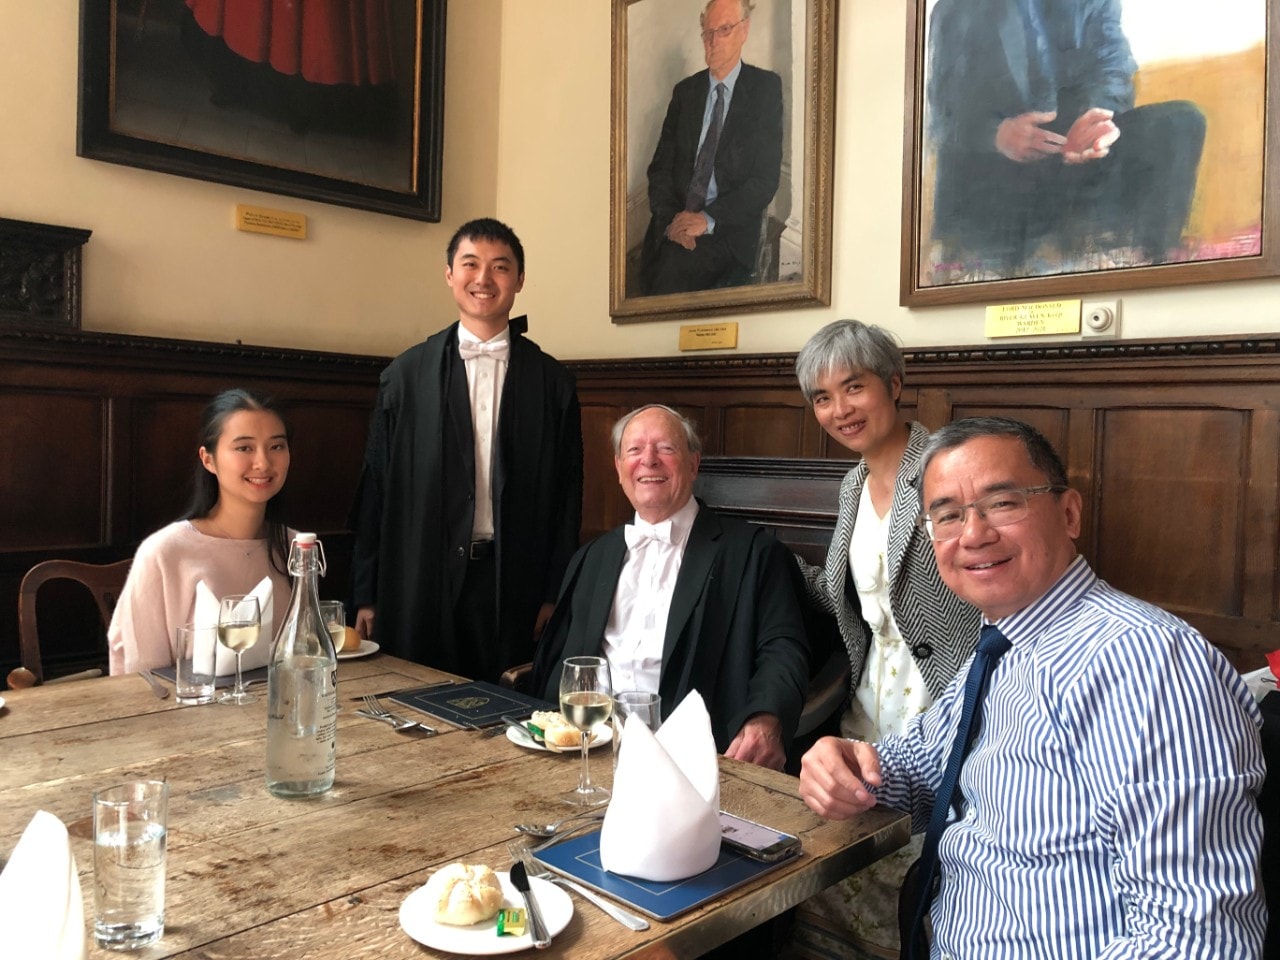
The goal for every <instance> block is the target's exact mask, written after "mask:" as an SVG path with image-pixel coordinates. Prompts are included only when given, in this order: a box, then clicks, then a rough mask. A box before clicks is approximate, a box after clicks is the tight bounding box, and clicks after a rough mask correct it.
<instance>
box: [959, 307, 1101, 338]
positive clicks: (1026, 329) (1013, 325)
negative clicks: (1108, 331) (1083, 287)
mask: <svg viewBox="0 0 1280 960" xmlns="http://www.w3.org/2000/svg"><path fill="white" fill-rule="evenodd" d="M1079 332H1080V301H1079V300H1045V301H1043V302H1041V303H1004V304H1000V305H999V306H994V307H987V322H986V327H985V329H984V331H983V333H984V335H985V336H988V337H1035V336H1040V335H1043V334H1046V333H1079Z"/></svg>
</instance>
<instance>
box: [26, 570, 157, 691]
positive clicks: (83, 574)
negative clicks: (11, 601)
mask: <svg viewBox="0 0 1280 960" xmlns="http://www.w3.org/2000/svg"><path fill="white" fill-rule="evenodd" d="M132 562H133V561H132V560H121V561H119V562H118V563H107V564H98V563H80V562H78V561H75V560H46V561H44V562H43V563H37V564H36V565H35V566H34V567H32V568H31V569H30V570H28V571H27V574H26V576H24V577H23V578H22V583H21V584H20V585H19V587H18V644H19V653H20V655H21V657H22V666H21V667H18V668H17V669H15V670H11V671H10V672H9V677H8V682H9V686H10V688H12V689H15V690H19V689H22V688H24V687H31V686H35V685H36V684H38V683H43V682H45V679H44V667H43V664H42V661H41V659H40V634H39V632H38V630H37V629H36V594H37V593H38V592H39V590H40V588H41V587H42V586H44V584H46V583H48V582H49V581H50V580H75V581H76V582H78V583H81V584H84V586H85V587H87V588H88V589H89V592H90V593H92V594H93V599H94V602H95V603H97V605H98V615H99V616H100V617H101V619H102V629H103V630H106V628H107V625H108V624H109V623H110V622H111V613H112V611H113V610H115V606H116V600H117V599H118V598H119V596H120V591H121V590H122V589H123V588H124V581H125V577H126V576H127V575H128V573H129V565H130V564H131V563H132ZM100 676H102V671H101V670H98V669H94V670H84V671H81V672H79V673H73V674H70V675H69V676H65V677H57V678H55V679H53V680H50V681H48V682H49V683H60V682H62V681H64V680H81V679H85V678H87V677H100Z"/></svg>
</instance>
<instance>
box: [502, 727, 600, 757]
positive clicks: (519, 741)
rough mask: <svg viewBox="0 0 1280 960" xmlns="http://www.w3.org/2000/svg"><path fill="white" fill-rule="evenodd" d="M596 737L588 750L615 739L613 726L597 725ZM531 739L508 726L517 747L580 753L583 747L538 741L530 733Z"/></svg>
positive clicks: (509, 736) (508, 733)
mask: <svg viewBox="0 0 1280 960" xmlns="http://www.w3.org/2000/svg"><path fill="white" fill-rule="evenodd" d="M594 732H595V735H596V736H595V739H594V740H592V741H591V742H590V743H589V744H587V749H588V750H594V749H595V748H596V747H598V746H600V744H602V743H608V742H609V741H610V740H612V739H613V727H611V726H610V725H609V724H607V723H602V724H600V726H598V727H596V728H595V730H594ZM529 736H530V739H528V740H526V739H524V738H523V737H522V736H520V734H518V733H516V732H515V731H514V730H512V729H511V728H510V727H507V739H508V740H510V741H511V742H512V743H514V744H515V745H516V746H517V747H524V748H525V749H526V750H546V751H547V752H548V753H578V752H580V751H581V750H582V747H580V746H577V745H574V746H572V747H557V746H556V745H555V744H551V743H538V742H537V741H536V740H534V739H533V735H532V734H530V735H529Z"/></svg>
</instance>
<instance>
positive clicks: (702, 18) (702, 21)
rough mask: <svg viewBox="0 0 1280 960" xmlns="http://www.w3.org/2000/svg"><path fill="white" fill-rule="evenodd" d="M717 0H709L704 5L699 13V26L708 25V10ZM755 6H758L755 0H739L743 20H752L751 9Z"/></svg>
mask: <svg viewBox="0 0 1280 960" xmlns="http://www.w3.org/2000/svg"><path fill="white" fill-rule="evenodd" d="M715 2H716V0H707V5H706V6H705V7H703V8H702V12H701V13H700V14H698V26H700V27H701V26H706V23H707V11H708V10H710V9H711V5H712V4H713V3H715ZM755 8H756V2H755V0H738V9H739V10H740V11H742V19H743V20H750V19H751V11H752V10H754V9H755Z"/></svg>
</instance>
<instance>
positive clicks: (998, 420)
mask: <svg viewBox="0 0 1280 960" xmlns="http://www.w3.org/2000/svg"><path fill="white" fill-rule="evenodd" d="M982 437H1008V438H1009V439H1011V440H1017V441H1018V442H1020V443H1021V444H1022V449H1023V450H1025V451H1026V453H1027V459H1028V460H1029V461H1031V465H1032V466H1033V467H1035V468H1036V469H1037V470H1039V471H1040V472H1041V473H1043V474H1044V475H1045V477H1046V478H1047V479H1048V481H1049V483H1050V485H1051V486H1055V487H1066V486H1068V484H1067V468H1066V467H1064V466H1063V465H1062V458H1061V457H1059V456H1058V451H1056V450H1054V449H1053V444H1051V443H1050V442H1049V441H1048V439H1046V438H1045V435H1044V434H1043V433H1041V432H1040V431H1039V430H1037V429H1036V428H1035V427H1033V426H1031V424H1029V423H1023V422H1022V421H1021V420H1013V419H1011V418H1009V417H968V418H967V419H964V420H953V421H952V422H951V423H948V424H947V425H946V426H945V427H943V428H942V429H940V430H938V431H936V432H935V433H934V434H933V436H931V437H930V438H929V442H928V443H926V444H925V447H924V451H923V452H922V453H921V454H920V474H921V476H923V475H924V472H925V471H926V470H928V469H929V462H930V461H931V460H933V458H934V457H935V456H937V455H938V454H940V453H943V452H945V451H947V450H954V449H955V448H956V447H959V446H963V445H964V444H966V443H968V442H969V441H970V440H978V439H980V438H982Z"/></svg>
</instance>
